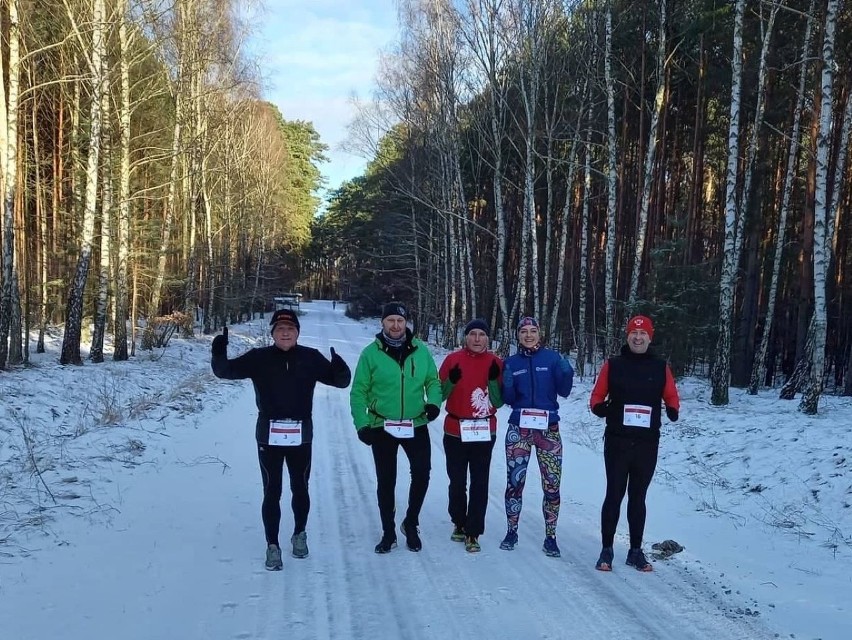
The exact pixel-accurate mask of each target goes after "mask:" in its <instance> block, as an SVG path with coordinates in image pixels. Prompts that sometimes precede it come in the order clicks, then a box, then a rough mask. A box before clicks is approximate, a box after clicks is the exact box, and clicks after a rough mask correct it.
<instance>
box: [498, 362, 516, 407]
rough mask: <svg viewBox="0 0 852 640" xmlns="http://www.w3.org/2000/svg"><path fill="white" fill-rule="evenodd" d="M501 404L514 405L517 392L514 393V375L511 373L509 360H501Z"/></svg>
mask: <svg viewBox="0 0 852 640" xmlns="http://www.w3.org/2000/svg"><path fill="white" fill-rule="evenodd" d="M501 391H502V392H503V404H506V405H509V406H510V407H511V406H514V404H515V400H516V399H517V394H516V393H515V376H514V375H513V374H512V367H511V365H510V364H509V361H508V360H506V361H504V362H503V386H502V388H501Z"/></svg>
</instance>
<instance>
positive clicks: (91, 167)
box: [59, 0, 107, 364]
mask: <svg viewBox="0 0 852 640" xmlns="http://www.w3.org/2000/svg"><path fill="white" fill-rule="evenodd" d="M104 31H105V28H104V0H94V1H93V4H92V55H91V72H92V102H91V105H90V112H89V157H88V161H87V164H86V200H85V204H84V209H83V227H82V229H81V232H80V253H79V255H78V257H77V268H76V269H75V271H74V278H73V280H72V281H71V288H70V291H69V294H68V303H67V306H66V318H67V319H66V322H65V335H64V336H63V339H62V353H61V355H60V358H59V362H60V363H61V364H82V363H83V361H82V359H81V357H80V333H81V330H82V325H83V297H84V295H85V291H86V279H87V278H88V275H89V265H90V263H91V259H92V242H93V238H94V230H95V216H96V214H97V204H98V165H99V159H100V152H101V132H102V115H103V114H102V113H101V97H102V96H103V95H104V93H105V92H106V91H107V77H106V74H105V73H104V65H103V58H104V54H105V47H106V44H105V37H104V36H105V33H104Z"/></svg>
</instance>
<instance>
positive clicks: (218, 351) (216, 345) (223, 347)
mask: <svg viewBox="0 0 852 640" xmlns="http://www.w3.org/2000/svg"><path fill="white" fill-rule="evenodd" d="M211 351H212V353H213V355H214V356H227V355H228V327H225V328H224V329H222V335H220V336H216V337H215V338H213V345H212V347H211Z"/></svg>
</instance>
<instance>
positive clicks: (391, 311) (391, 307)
mask: <svg viewBox="0 0 852 640" xmlns="http://www.w3.org/2000/svg"><path fill="white" fill-rule="evenodd" d="M388 316H402V317H403V318H405V319H406V320H408V309H406V308H405V305H404V304H402V303H401V302H388V303H387V304H386V305H385V306H384V307H382V320H384V319H385V318H387V317H388Z"/></svg>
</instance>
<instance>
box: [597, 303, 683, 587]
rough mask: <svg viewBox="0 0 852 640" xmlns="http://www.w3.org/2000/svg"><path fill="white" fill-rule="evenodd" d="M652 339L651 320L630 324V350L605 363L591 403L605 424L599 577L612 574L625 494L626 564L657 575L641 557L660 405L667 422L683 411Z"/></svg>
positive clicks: (643, 318)
mask: <svg viewBox="0 0 852 640" xmlns="http://www.w3.org/2000/svg"><path fill="white" fill-rule="evenodd" d="M653 337H654V325H653V323H652V322H651V319H650V318H648V317H646V316H635V317H633V318H631V319H630V321H629V322H628V323H627V344H626V345H624V346H623V347H622V348H621V355H618V356H615V357H614V358H610V359H609V360H607V361H606V362H605V363H604V366H603V367H602V368H601V372H600V375H599V376H598V379H597V381H596V382H595V386H594V389H592V396H591V398H590V400H589V406H590V407H591V409H592V413H594V414H595V415H596V416H598V417H600V418H606V430H605V431H604V464H605V466H606V497H605V498H604V503H603V507H601V542H602V546H603V549H602V550H601V555H600V557H599V558H598V561H597V563H596V564H595V568H596V569H598V570H599V571H612V560H613V550H612V546H613V541H614V540H615V529H616V527H617V526H618V516H619V513H620V511H621V501H622V500H623V499H624V494H625V492H626V493H627V523H628V525H629V528H630V550H629V551H628V552H627V564H628V565H630V566H632V567H634V568H635V569H637V570H639V571H653V567H652V566H651V563H650V562H648V560H647V558H645V554H644V553H643V551H642V536H643V535H644V532H645V495H646V494H647V493H648V486H649V485H650V484H651V478H653V477H654V470H655V469H656V466H657V450H658V447H659V442H660V425H661V423H662V420H661V413H662V408H661V403H662V402H665V404H666V416H667V417H668V419H669V420H671V421H672V422H675V421H676V420H677V419H678V412H679V410H680V399H679V398H678V393H677V387H676V386H675V381H674V376H673V375H672V372H671V369H669V366H668V364H666V362H665V360H662V359H660V358H657V357H656V356H655V355H654V354H653V353H651V351H649V347H650V345H651V340H652V339H653Z"/></svg>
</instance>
